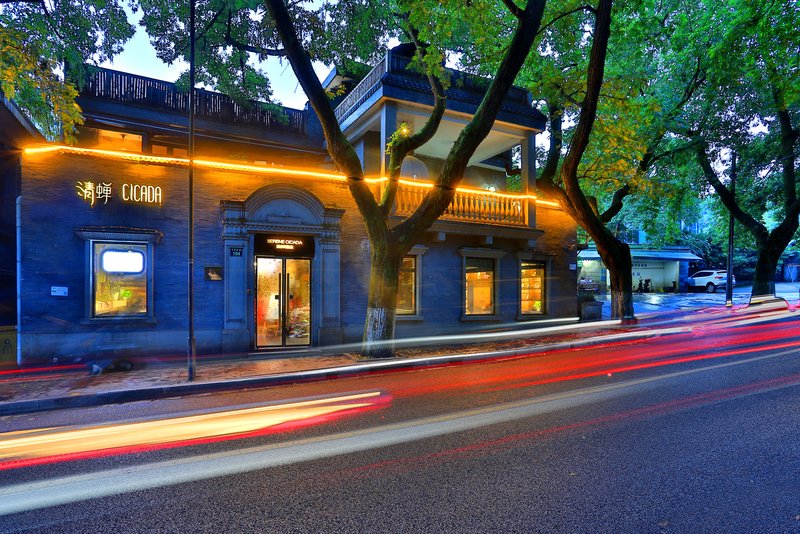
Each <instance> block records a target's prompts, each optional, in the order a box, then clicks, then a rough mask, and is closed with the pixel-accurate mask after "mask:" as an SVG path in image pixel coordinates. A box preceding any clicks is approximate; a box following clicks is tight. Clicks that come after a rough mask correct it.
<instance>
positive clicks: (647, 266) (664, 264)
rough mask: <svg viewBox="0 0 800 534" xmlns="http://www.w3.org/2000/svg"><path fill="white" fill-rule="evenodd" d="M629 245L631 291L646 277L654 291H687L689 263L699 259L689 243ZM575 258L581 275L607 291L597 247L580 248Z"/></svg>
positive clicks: (605, 273)
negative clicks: (631, 278)
mask: <svg viewBox="0 0 800 534" xmlns="http://www.w3.org/2000/svg"><path fill="white" fill-rule="evenodd" d="M630 248H631V260H632V262H633V265H632V269H631V271H632V274H633V289H634V291H636V290H637V288H638V287H639V283H640V282H641V283H642V287H643V288H644V287H645V281H646V280H649V281H650V283H649V289H650V291H653V292H656V293H661V292H667V293H670V292H673V293H675V292H681V293H685V292H687V290H688V286H687V280H686V279H687V278H688V277H689V274H690V273H689V264H690V263H693V262H696V261H700V259H701V258H700V257H698V256H695V255H694V254H692V252H691V251H690V250H689V247H682V246H664V247H661V248H652V247H649V246H648V245H630ZM578 258H579V259H578V266H579V276H580V278H581V279H583V280H589V279H591V280H592V281H593V282H596V283H597V284H598V290H599V291H600V292H606V291H608V281H609V280H610V277H609V275H608V270H607V269H606V268H605V265H603V262H602V261H601V260H600V255H599V254H598V253H597V249H596V248H594V247H589V248H587V249H584V250H581V251H580V253H579V254H578Z"/></svg>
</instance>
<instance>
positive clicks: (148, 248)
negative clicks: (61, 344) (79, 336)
mask: <svg viewBox="0 0 800 534" xmlns="http://www.w3.org/2000/svg"><path fill="white" fill-rule="evenodd" d="M76 233H77V235H78V237H80V238H81V239H83V240H84V243H85V245H84V251H85V252H84V254H85V266H86V267H85V284H84V285H85V290H84V295H85V297H84V299H85V300H84V317H83V319H82V320H81V322H82V323H84V324H88V323H119V322H126V323H129V322H133V323H142V322H151V323H152V322H155V309H154V301H155V295H154V250H155V244H156V243H157V242H158V241H159V240H160V239H161V237H162V234H161V232H159V231H158V230H147V229H136V230H133V229H131V230H125V229H118V228H115V229H104V228H79V229H77V230H76ZM95 244H112V245H119V246H121V247H124V246H130V245H137V246H139V247H141V246H144V247H145V257H144V271H143V272H144V273H145V276H146V282H145V283H146V291H147V296H146V309H147V312H146V313H145V314H137V315H114V316H102V315H96V314H95V287H94V285H95V258H94V251H95Z"/></svg>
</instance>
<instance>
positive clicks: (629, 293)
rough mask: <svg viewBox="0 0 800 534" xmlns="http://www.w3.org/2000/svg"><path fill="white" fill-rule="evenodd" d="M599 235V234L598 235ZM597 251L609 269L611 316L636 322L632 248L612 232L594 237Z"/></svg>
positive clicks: (624, 320)
mask: <svg viewBox="0 0 800 534" xmlns="http://www.w3.org/2000/svg"><path fill="white" fill-rule="evenodd" d="M598 237H599V236H598ZM593 239H594V242H595V245H596V246H597V253H598V254H599V255H600V259H602V260H603V265H605V266H606V269H608V273H609V276H610V277H611V280H610V284H611V286H610V288H609V291H611V318H612V319H621V320H622V321H623V322H635V321H636V317H635V316H634V311H633V273H632V270H633V261H632V260H631V248H630V247H629V246H628V244H627V243H623V242H622V241H620V240H619V239H617V238H616V237H614V236H613V235H611V234H610V233H607V234H605V235H604V236H603V237H602V238H600V239H598V238H597V237H594V236H593Z"/></svg>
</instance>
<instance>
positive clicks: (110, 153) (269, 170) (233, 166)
mask: <svg viewBox="0 0 800 534" xmlns="http://www.w3.org/2000/svg"><path fill="white" fill-rule="evenodd" d="M24 152H25V153H26V154H41V153H46V152H62V153H64V152H66V153H72V154H80V155H84V156H94V157H111V158H116V159H122V160H125V161H133V162H137V163H155V164H162V165H181V166H188V165H189V159H188V158H172V157H167V156H150V155H145V154H134V153H130V152H119V151H115V150H102V149H98V148H81V147H74V146H67V145H47V146H36V147H28V148H25V150H24ZM194 164H195V165H197V166H198V167H204V168H209V169H219V170H228V171H237V172H251V173H258V174H282V175H289V176H297V177H303V178H324V179H327V180H338V181H346V180H347V177H346V176H345V175H343V174H338V173H324V172H319V171H306V170H302V169H288V168H285V167H262V166H258V165H248V164H241V163H227V162H223V161H212V160H204V159H196V160H194ZM388 180H389V179H388V178H387V177H385V176H379V177H374V178H365V179H364V181H365V182H367V183H370V184H380V183H383V182H387V181H388ZM398 182H399V183H400V184H401V185H404V186H408V187H418V188H424V189H430V188H432V187H434V184H433V183H431V182H422V181H411V180H398ZM456 192H459V193H466V194H472V195H484V196H492V197H496V198H510V199H515V200H536V202H537V203H539V204H543V205H546V206H553V207H559V206H558V204H557V203H555V202H550V201H547V200H540V199H538V198H537V197H536V195H526V194H522V193H498V192H497V191H487V190H484V189H473V188H470V187H457V188H456Z"/></svg>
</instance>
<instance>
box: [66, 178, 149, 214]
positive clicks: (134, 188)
mask: <svg viewBox="0 0 800 534" xmlns="http://www.w3.org/2000/svg"><path fill="white" fill-rule="evenodd" d="M75 189H76V190H77V192H78V196H79V197H80V198H82V199H83V200H84V201H85V202H86V203H88V204H89V205H90V206H92V207H94V205H95V204H96V203H100V202H102V203H103V204H108V201H109V200H110V199H111V198H112V196H114V195H118V196H119V198H121V199H122V201H123V202H130V203H134V204H158V205H161V203H162V200H163V193H162V191H161V187H160V186H157V185H142V184H122V187H120V188H119V189H116V190H115V189H114V188H113V184H112V183H110V182H92V181H88V180H87V181H78V182H77V183H76V184H75ZM115 191H116V192H115Z"/></svg>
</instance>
